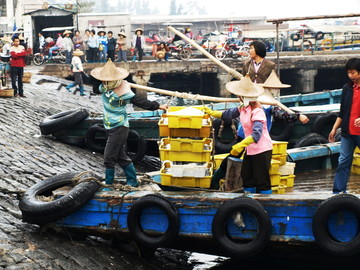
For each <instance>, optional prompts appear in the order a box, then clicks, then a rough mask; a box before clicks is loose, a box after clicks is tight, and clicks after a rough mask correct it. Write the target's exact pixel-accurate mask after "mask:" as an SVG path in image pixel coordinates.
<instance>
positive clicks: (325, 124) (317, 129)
mask: <svg viewBox="0 0 360 270" xmlns="http://www.w3.org/2000/svg"><path fill="white" fill-rule="evenodd" d="M336 118H337V114H335V113H329V114H324V115H319V116H318V117H316V118H315V120H314V122H313V124H312V127H311V131H312V132H314V133H318V134H320V135H322V136H324V137H327V136H328V135H329V133H330V131H331V130H332V127H333V126H334V123H335V121H336Z"/></svg>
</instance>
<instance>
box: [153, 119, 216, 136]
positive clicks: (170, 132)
mask: <svg viewBox="0 0 360 270" xmlns="http://www.w3.org/2000/svg"><path fill="white" fill-rule="evenodd" d="M204 122H206V123H205V124H204V125H203V126H202V127H201V128H200V129H191V128H169V125H168V119H167V116H166V115H164V114H163V115H162V116H161V118H160V120H159V123H158V126H159V136H160V137H182V138H184V137H185V138H186V137H187V138H190V137H201V138H208V137H210V132H211V125H212V124H211V118H207V119H205V121H204Z"/></svg>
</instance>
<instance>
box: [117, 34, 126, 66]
mask: <svg viewBox="0 0 360 270" xmlns="http://www.w3.org/2000/svg"><path fill="white" fill-rule="evenodd" d="M118 36H119V38H118V39H117V41H116V42H117V44H118V48H119V50H118V52H117V55H118V62H121V60H124V62H125V63H126V62H127V48H126V35H125V33H124V32H120V33H119V34H118Z"/></svg>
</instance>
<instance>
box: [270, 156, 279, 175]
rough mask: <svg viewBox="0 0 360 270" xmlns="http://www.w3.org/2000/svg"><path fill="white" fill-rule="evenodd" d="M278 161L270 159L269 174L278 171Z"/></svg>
mask: <svg viewBox="0 0 360 270" xmlns="http://www.w3.org/2000/svg"><path fill="white" fill-rule="evenodd" d="M279 167H280V161H278V160H276V159H271V167H270V170H269V174H277V173H279Z"/></svg>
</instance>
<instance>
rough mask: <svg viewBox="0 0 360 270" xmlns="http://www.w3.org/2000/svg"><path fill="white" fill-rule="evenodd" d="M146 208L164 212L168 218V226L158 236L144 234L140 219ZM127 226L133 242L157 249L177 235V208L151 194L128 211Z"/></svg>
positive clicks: (178, 225)
mask: <svg viewBox="0 0 360 270" xmlns="http://www.w3.org/2000/svg"><path fill="white" fill-rule="evenodd" d="M148 207H158V208H160V209H161V210H163V211H164V213H165V214H166V217H167V218H168V222H169V226H168V227H167V229H166V231H165V232H164V233H163V234H161V235H160V236H158V235H157V236H154V235H150V234H147V233H145V232H144V230H143V228H142V226H141V222H140V217H141V215H142V211H143V210H144V209H145V208H148ZM127 226H128V229H129V232H130V234H131V236H132V237H133V238H134V239H135V241H136V242H137V243H138V244H139V245H141V246H144V247H147V248H158V247H160V246H164V245H166V244H168V243H170V242H171V241H172V240H174V238H175V237H176V236H177V235H178V233H179V227H180V223H179V215H178V210H177V208H176V207H175V206H174V205H173V204H172V203H171V202H170V201H169V200H167V199H166V198H165V197H163V196H161V195H159V194H151V195H147V196H144V197H142V198H140V199H139V200H138V201H136V202H135V203H134V204H133V205H132V207H131V208H130V210H129V213H128V217H127Z"/></svg>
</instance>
